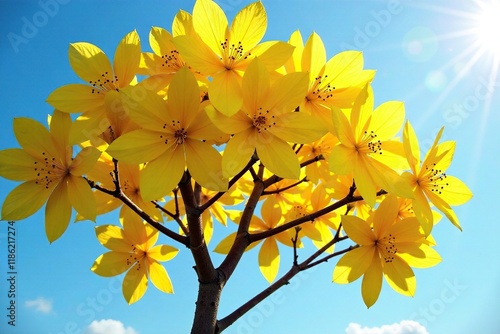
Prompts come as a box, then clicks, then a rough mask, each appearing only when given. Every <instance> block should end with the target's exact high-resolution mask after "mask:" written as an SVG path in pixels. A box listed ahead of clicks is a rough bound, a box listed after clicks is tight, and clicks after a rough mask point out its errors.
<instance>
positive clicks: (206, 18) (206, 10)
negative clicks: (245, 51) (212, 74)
mask: <svg viewBox="0 0 500 334" xmlns="http://www.w3.org/2000/svg"><path fill="white" fill-rule="evenodd" d="M193 26H194V29H195V31H196V32H197V33H198V34H199V35H200V37H201V39H202V40H203V41H204V42H205V43H207V45H208V46H209V47H210V48H211V49H212V50H214V51H216V50H220V47H221V46H220V43H222V42H223V41H224V39H225V36H226V31H227V18H226V15H225V14H224V12H223V11H222V9H221V8H220V7H219V6H218V5H217V4H216V3H215V2H214V1H212V0H198V1H196V3H195V5H194V8H193Z"/></svg>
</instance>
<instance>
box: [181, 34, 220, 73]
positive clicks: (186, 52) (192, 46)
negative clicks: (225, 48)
mask: <svg viewBox="0 0 500 334" xmlns="http://www.w3.org/2000/svg"><path fill="white" fill-rule="evenodd" d="M173 42H174V44H175V46H176V48H177V49H178V50H179V52H180V54H181V56H182V58H183V59H184V60H185V61H186V63H188V64H189V66H191V67H192V68H194V69H196V70H197V71H200V72H201V73H203V74H207V75H211V74H213V73H217V72H219V71H223V70H225V68H224V64H223V63H222V61H221V59H220V56H219V55H218V54H216V52H217V51H215V50H212V49H211V48H210V47H209V46H208V45H207V44H205V43H203V41H201V40H200V39H199V38H196V37H194V36H187V35H186V36H177V37H175V38H174V39H173Z"/></svg>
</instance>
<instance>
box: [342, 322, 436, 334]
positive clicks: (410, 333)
mask: <svg viewBox="0 0 500 334" xmlns="http://www.w3.org/2000/svg"><path fill="white" fill-rule="evenodd" d="M345 332H346V334H429V332H428V331H427V329H425V327H424V326H422V325H421V324H419V323H418V322H416V321H411V320H403V321H401V322H400V323H399V324H392V325H383V326H382V327H361V325H360V324H356V323H352V322H351V323H350V324H349V326H347V328H346V329H345Z"/></svg>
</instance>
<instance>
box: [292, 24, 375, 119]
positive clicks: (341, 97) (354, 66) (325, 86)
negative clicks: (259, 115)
mask: <svg viewBox="0 0 500 334" xmlns="http://www.w3.org/2000/svg"><path fill="white" fill-rule="evenodd" d="M289 43H290V44H291V45H293V46H295V47H296V49H295V50H294V53H293V58H294V59H293V61H290V60H289V61H288V62H287V64H286V65H285V68H286V70H287V73H291V72H300V71H303V72H307V73H309V89H308V91H307V94H306V95H305V96H304V99H303V100H302V103H301V105H300V110H301V111H306V112H308V113H310V114H312V115H315V116H316V117H319V118H320V119H321V120H322V121H323V122H325V124H327V125H328V126H329V127H330V128H331V127H332V117H331V109H330V108H331V106H332V105H333V106H336V107H338V108H351V107H352V105H353V103H354V101H355V100H356V97H357V96H358V95H359V93H360V92H361V90H362V89H363V87H364V86H365V85H366V84H367V83H368V82H370V81H372V80H373V77H374V75H375V71H372V70H363V54H362V53H361V52H359V51H344V52H340V53H339V54H337V55H335V56H333V57H332V58H330V60H328V62H327V61H326V50H325V46H324V45H323V41H322V40H321V38H320V37H319V35H318V34H316V33H314V32H313V33H312V34H311V36H309V39H308V40H307V42H306V45H305V46H304V45H303V42H302V36H301V35H300V32H299V31H298V30H297V31H295V32H294V33H293V34H292V36H291V37H290V40H289Z"/></svg>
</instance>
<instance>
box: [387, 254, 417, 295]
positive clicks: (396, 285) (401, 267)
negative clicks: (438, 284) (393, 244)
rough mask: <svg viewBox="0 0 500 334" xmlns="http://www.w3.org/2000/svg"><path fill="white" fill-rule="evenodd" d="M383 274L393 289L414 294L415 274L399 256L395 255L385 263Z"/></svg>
mask: <svg viewBox="0 0 500 334" xmlns="http://www.w3.org/2000/svg"><path fill="white" fill-rule="evenodd" d="M384 276H385V279H386V280H387V283H389V285H390V286H391V288H393V289H394V291H396V292H398V293H400V294H402V295H405V296H412V297H413V296H414V295H415V290H416V288H417V280H416V278H415V274H414V273H413V270H412V269H411V268H410V266H409V265H408V264H407V263H406V262H405V261H403V260H402V259H401V258H400V257H399V256H397V255H396V256H395V257H394V259H393V261H392V262H388V263H385V265H384Z"/></svg>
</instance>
